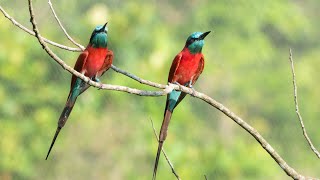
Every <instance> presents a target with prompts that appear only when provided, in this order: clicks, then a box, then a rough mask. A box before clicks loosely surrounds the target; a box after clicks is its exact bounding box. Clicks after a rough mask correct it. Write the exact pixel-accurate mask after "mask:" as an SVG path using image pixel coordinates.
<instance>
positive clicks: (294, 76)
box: [289, 48, 320, 158]
mask: <svg viewBox="0 0 320 180" xmlns="http://www.w3.org/2000/svg"><path fill="white" fill-rule="evenodd" d="M289 61H290V63H291V72H292V83H293V95H294V104H295V108H296V113H297V116H298V119H299V121H300V125H301V128H302V132H303V136H304V137H305V138H306V140H307V142H308V144H309V146H310V148H311V150H312V151H313V152H314V153H315V154H316V156H317V157H318V158H320V153H319V152H318V151H317V149H316V148H315V147H314V146H313V144H312V142H311V140H310V138H309V136H308V134H307V130H306V128H305V127H304V123H303V120H302V116H301V114H300V111H299V104H298V90H297V83H296V74H295V71H294V65H293V57H292V51H291V48H290V49H289Z"/></svg>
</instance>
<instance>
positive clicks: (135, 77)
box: [111, 64, 166, 89]
mask: <svg viewBox="0 0 320 180" xmlns="http://www.w3.org/2000/svg"><path fill="white" fill-rule="evenodd" d="M111 68H112V69H113V70H114V71H115V72H117V73H121V74H123V75H125V76H127V77H129V78H131V79H133V80H135V81H138V82H139V83H141V84H145V85H149V86H152V87H155V88H159V89H165V88H166V85H163V84H158V83H154V82H152V81H148V80H145V79H141V78H140V77H138V76H136V75H134V74H131V73H129V72H126V71H124V70H122V69H119V68H117V67H116V66H114V65H113V64H112V65H111Z"/></svg>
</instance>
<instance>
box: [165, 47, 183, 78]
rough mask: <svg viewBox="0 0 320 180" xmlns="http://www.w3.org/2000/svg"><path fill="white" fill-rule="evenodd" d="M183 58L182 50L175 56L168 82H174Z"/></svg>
mask: <svg viewBox="0 0 320 180" xmlns="http://www.w3.org/2000/svg"><path fill="white" fill-rule="evenodd" d="M181 58H182V53H181V52H180V53H179V54H178V55H176V57H175V58H174V60H173V62H172V64H171V68H170V72H169V77H168V82H170V83H172V82H173V81H174V76H175V73H176V71H177V69H178V67H179V64H180V61H181Z"/></svg>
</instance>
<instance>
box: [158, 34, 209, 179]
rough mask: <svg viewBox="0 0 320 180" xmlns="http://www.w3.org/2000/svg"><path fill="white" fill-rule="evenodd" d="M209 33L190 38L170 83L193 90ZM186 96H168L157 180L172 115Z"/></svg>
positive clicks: (200, 69) (160, 139) (175, 59)
mask: <svg viewBox="0 0 320 180" xmlns="http://www.w3.org/2000/svg"><path fill="white" fill-rule="evenodd" d="M209 33H210V31H208V32H205V33H201V32H195V33H192V34H191V35H190V36H189V37H188V39H187V41H186V44H185V46H184V48H183V49H182V51H181V52H180V53H179V54H178V55H177V56H176V57H175V58H174V60H173V62H172V65H171V68H170V72H169V77H168V82H170V83H174V84H179V85H183V86H187V87H190V88H192V86H193V85H194V83H195V82H196V81H197V79H198V78H199V76H200V74H201V73H202V71H203V68H204V56H203V54H202V53H201V51H202V47H203V45H204V38H205V37H206V36H207V35H208V34H209ZM185 96H186V93H183V92H180V91H176V90H173V91H172V92H171V93H170V94H168V96H167V102H166V107H165V111H164V119H163V121H162V126H161V130H160V134H159V144H158V151H157V156H156V160H155V164H154V170H153V179H156V176H157V168H158V162H159V157H160V152H161V149H162V146H163V143H164V141H165V139H166V137H167V131H168V126H169V122H170V119H171V115H172V113H173V110H174V108H175V107H176V106H177V105H178V104H179V103H180V102H181V101H182V99H183V98H184V97H185Z"/></svg>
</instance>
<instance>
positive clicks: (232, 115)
mask: <svg viewBox="0 0 320 180" xmlns="http://www.w3.org/2000/svg"><path fill="white" fill-rule="evenodd" d="M28 2H29V11H30V17H31V18H30V22H31V23H32V25H33V31H34V36H36V37H37V39H38V41H39V43H40V44H41V45H42V47H43V49H44V50H45V51H46V52H47V53H48V54H49V56H50V57H52V58H53V59H54V60H55V61H56V62H57V63H59V64H60V65H61V66H62V67H63V68H64V69H66V70H68V71H69V72H70V73H72V74H74V75H75V76H77V77H79V78H81V79H82V80H84V81H85V82H86V83H88V84H90V85H91V86H94V87H96V88H99V89H108V90H116V91H123V92H127V93H131V94H136V95H140V96H162V95H166V94H168V93H169V92H171V91H172V90H173V89H175V90H179V91H182V92H185V93H187V94H192V95H193V97H196V98H199V99H201V100H203V101H205V102H207V103H208V104H210V105H211V106H213V107H215V108H216V109H218V110H219V111H221V112H222V113H224V114H225V115H226V116H228V117H229V118H231V119H232V120H233V121H234V122H236V123H237V124H238V125H239V126H241V127H242V128H244V129H245V130H246V131H247V132H248V133H249V134H251V135H252V136H253V137H254V138H255V139H256V140H257V141H258V142H259V143H260V145H261V146H262V147H263V148H264V149H265V150H266V151H267V152H268V153H269V155H270V156H271V157H272V158H273V159H274V160H275V161H276V162H277V163H278V165H279V166H280V167H281V168H282V169H283V171H284V172H285V173H286V174H287V175H288V176H290V177H292V178H293V179H315V178H311V177H305V176H303V175H301V174H299V173H298V172H296V171H295V169H293V168H292V167H290V166H289V165H288V164H287V163H286V162H285V161H284V160H283V159H282V158H281V156H280V155H279V154H278V153H277V152H276V151H275V150H274V149H273V148H272V146H271V145H270V144H269V143H268V142H267V141H266V140H265V139H264V138H263V137H262V136H261V135H260V134H259V133H258V132H257V130H255V129H254V128H253V127H252V126H250V125H249V124H248V123H246V122H245V121H244V120H242V119H241V118H240V117H239V116H237V115H236V114H235V113H233V112H232V111H230V110H229V109H228V108H227V107H225V106H224V105H222V104H221V103H219V102H217V101H216V100H214V99H212V98H211V97H209V96H207V95H205V94H203V93H200V92H197V91H193V90H192V89H190V88H187V87H184V86H178V85H173V84H169V85H161V84H158V83H154V82H150V81H147V80H143V79H141V78H133V77H134V76H131V78H133V79H134V80H136V81H138V82H140V83H142V84H146V85H149V86H153V87H156V86H159V88H162V89H164V90H162V91H143V90H139V89H134V88H129V87H125V86H115V85H107V84H100V83H96V82H94V81H91V80H90V79H89V78H88V77H86V76H84V75H82V74H80V73H79V72H77V71H75V70H74V69H72V68H71V67H70V66H68V65H67V64H65V63H64V61H63V60H61V59H60V58H59V57H58V56H57V55H55V54H54V53H53V52H52V51H51V50H50V49H49V47H48V46H47V45H46V44H45V42H46V41H45V40H44V39H43V37H42V36H41V35H40V34H39V31H38V28H37V25H36V22H35V20H34V12H33V8H32V0H28ZM0 10H1V11H2V12H3V14H4V15H5V16H6V14H5V13H4V11H3V9H2V8H1V9H0ZM6 17H7V18H8V16H6ZM8 19H9V20H10V21H11V22H13V24H15V23H14V21H12V19H10V18H8ZM15 25H16V24H15ZM16 26H18V25H16ZM18 27H19V28H21V29H23V28H22V27H23V26H22V27H21V25H20V26H18ZM23 30H25V29H23ZM25 31H26V32H28V31H27V30H25ZM29 34H31V35H33V34H32V33H29ZM47 43H50V42H47ZM50 44H51V43H50ZM63 49H66V48H63ZM66 50H69V49H66ZM129 77H130V76H129ZM155 85H156V86H155Z"/></svg>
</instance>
